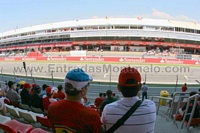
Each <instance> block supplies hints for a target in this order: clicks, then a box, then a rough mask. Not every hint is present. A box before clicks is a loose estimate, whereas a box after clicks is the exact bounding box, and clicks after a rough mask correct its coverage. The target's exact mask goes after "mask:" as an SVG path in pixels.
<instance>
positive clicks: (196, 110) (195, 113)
mask: <svg viewBox="0 0 200 133" xmlns="http://www.w3.org/2000/svg"><path fill="white" fill-rule="evenodd" d="M195 94H197V92H195V91H192V92H190V96H193V95H195ZM193 106H194V99H192V100H190V104H189V108H188V111H187V114H188V115H187V116H186V118H185V121H187V122H188V120H189V118H190V115H189V114H190V113H191V112H192V108H193ZM186 107H187V103H186V104H185V105H184V106H183V108H180V109H179V113H180V114H181V115H182V116H184V113H185V110H186ZM198 108H199V107H198V105H197V106H196V108H195V111H194V115H193V118H198V117H199V115H200V114H199V111H200V110H199V109H198Z"/></svg>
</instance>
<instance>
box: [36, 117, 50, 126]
mask: <svg viewBox="0 0 200 133" xmlns="http://www.w3.org/2000/svg"><path fill="white" fill-rule="evenodd" d="M36 119H37V122H39V123H40V124H42V126H45V127H47V128H51V124H50V121H49V119H48V118H47V117H41V116H36Z"/></svg>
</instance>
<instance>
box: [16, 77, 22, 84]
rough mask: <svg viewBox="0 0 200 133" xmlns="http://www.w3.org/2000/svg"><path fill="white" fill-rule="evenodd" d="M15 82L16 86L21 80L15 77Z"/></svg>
mask: <svg viewBox="0 0 200 133" xmlns="http://www.w3.org/2000/svg"><path fill="white" fill-rule="evenodd" d="M15 81H16V83H17V84H19V82H21V79H20V78H19V76H17V77H16V79H15Z"/></svg>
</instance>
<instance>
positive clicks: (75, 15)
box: [0, 0, 200, 32]
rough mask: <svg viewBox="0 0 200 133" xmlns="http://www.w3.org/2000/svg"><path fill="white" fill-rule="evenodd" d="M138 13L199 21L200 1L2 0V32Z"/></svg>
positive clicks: (0, 16) (0, 19) (149, 16)
mask: <svg viewBox="0 0 200 133" xmlns="http://www.w3.org/2000/svg"><path fill="white" fill-rule="evenodd" d="M138 16H140V17H146V18H163V19H171V20H180V21H191V22H197V23H200V0H0V32H4V31H8V30H13V29H15V28H17V27H18V28H23V27H27V26H31V25H38V24H45V23H51V22H59V21H67V20H77V19H87V18H104V17H138Z"/></svg>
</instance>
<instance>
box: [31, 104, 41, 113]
mask: <svg viewBox="0 0 200 133" xmlns="http://www.w3.org/2000/svg"><path fill="white" fill-rule="evenodd" d="M31 109H32V110H33V112H36V113H40V114H44V111H43V110H42V109H41V108H35V107H32V106H31Z"/></svg>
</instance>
